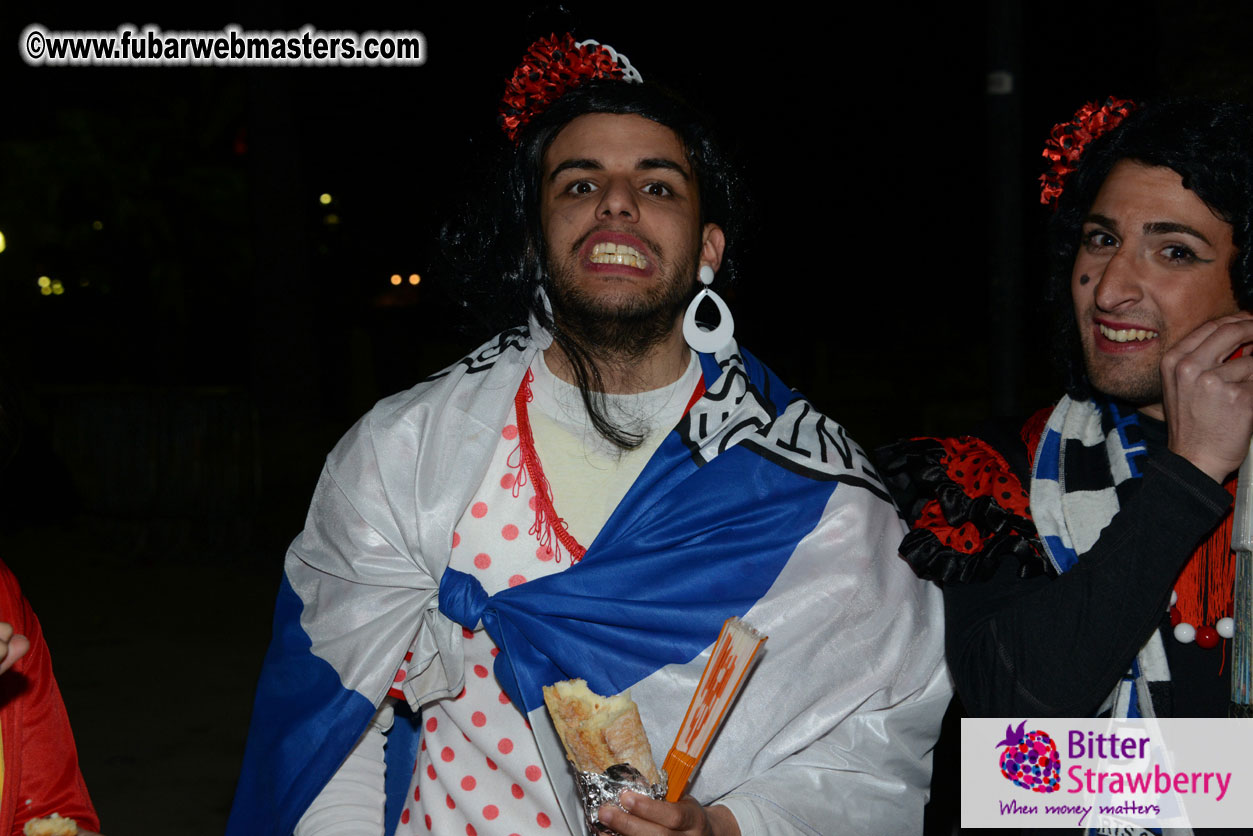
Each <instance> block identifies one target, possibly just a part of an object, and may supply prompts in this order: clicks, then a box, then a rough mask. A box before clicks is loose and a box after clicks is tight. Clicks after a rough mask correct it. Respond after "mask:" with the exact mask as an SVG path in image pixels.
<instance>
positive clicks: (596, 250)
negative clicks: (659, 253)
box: [588, 241, 648, 270]
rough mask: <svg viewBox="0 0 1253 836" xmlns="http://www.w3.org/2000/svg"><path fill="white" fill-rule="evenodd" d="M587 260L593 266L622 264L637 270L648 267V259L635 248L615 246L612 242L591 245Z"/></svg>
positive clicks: (624, 245)
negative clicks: (590, 252)
mask: <svg viewBox="0 0 1253 836" xmlns="http://www.w3.org/2000/svg"><path fill="white" fill-rule="evenodd" d="M588 260H589V261H591V262H592V263H593V264H622V265H624V266H626V267H634V268H636V269H637V270H643V269H644V268H646V267H648V259H647V258H645V257H644V254H643V253H641V252H640V251H639V250H637V249H635V247H632V246H630V245H628V244H615V243H613V242H612V241H602V242H601V243H599V244H595V245H593V247H592V254H591V255H590V256H589V257H588Z"/></svg>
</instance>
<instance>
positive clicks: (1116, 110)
mask: <svg viewBox="0 0 1253 836" xmlns="http://www.w3.org/2000/svg"><path fill="white" fill-rule="evenodd" d="M1135 108H1136V104H1135V102H1133V101H1131V100H1130V99H1116V98H1114V97H1113V96H1110V97H1109V98H1107V99H1106V100H1105V103H1104V104H1100V105H1098V104H1097V103H1096V102H1089V103H1088V104H1085V105H1084V106H1083V107H1081V108H1079V109H1078V110H1077V111H1075V118H1074V119H1072V120H1070V121H1069V122H1060V123H1058V124H1056V125H1054V126H1053V131H1052V133H1051V134H1049V138H1048V140H1046V141H1045V143H1044V156H1045V157H1046V158H1048V160H1049V170H1048V171H1046V172H1044V173H1043V174H1041V175H1040V202H1041V203H1043V204H1045V205H1046V206H1049V205H1051V206H1056V205H1057V199H1058V198H1059V197H1061V196H1062V186H1063V185H1065V182H1066V176H1067V175H1069V174H1070V172H1072V171H1074V170H1075V169H1076V168H1077V167H1078V165H1079V158H1080V157H1081V156H1083V151H1084V149H1085V148H1087V147H1088V144H1089V143H1091V142H1092V140H1094V139H1096V138H1097V137H1098V136H1101V135H1102V134H1105V133H1108V132H1109V131H1112V130H1113V129H1114V128H1116V127H1118V124H1119V123H1120V122H1122V120H1123V119H1126V118H1127V116H1128V115H1130V113H1131V111H1133V110H1135Z"/></svg>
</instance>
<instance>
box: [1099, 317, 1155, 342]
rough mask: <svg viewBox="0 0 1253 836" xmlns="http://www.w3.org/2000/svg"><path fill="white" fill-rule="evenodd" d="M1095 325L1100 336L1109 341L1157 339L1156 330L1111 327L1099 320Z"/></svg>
mask: <svg viewBox="0 0 1253 836" xmlns="http://www.w3.org/2000/svg"><path fill="white" fill-rule="evenodd" d="M1097 327H1098V328H1100V329H1101V336H1102V337H1104V338H1105V339H1107V340H1109V341H1111V342H1116V343H1135V342H1143V341H1145V340H1155V339H1157V332H1156V331H1149V330H1146V329H1144V328H1111V327H1110V326H1108V325H1106V324H1104V323H1101V322H1098V323H1097Z"/></svg>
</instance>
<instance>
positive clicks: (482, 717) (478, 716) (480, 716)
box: [470, 711, 487, 728]
mask: <svg viewBox="0 0 1253 836" xmlns="http://www.w3.org/2000/svg"><path fill="white" fill-rule="evenodd" d="M470 722H471V723H473V724H474V725H476V726H478V727H479V728H483V726H486V725H487V715H486V714H484V713H483V712H482V711H476V712H474V713H473V714H471V715H470Z"/></svg>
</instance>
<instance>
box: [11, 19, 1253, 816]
mask: <svg viewBox="0 0 1253 836" xmlns="http://www.w3.org/2000/svg"><path fill="white" fill-rule="evenodd" d="M811 8H812V7H811ZM825 8H826V9H827V10H826V11H823V12H818V13H815V12H813V11H807V12H804V13H802V12H800V11H798V10H791V9H789V7H787V6H786V5H773V6H770V7H768V10H767V8H766V7H763V8H760V9H750V10H749V11H748V12H747V13H745V12H741V11H732V10H731V7H720V6H718V5H716V4H705V5H703V6H701V7H700V8H698V9H695V10H688V9H687V7H681V6H679V5H678V4H643V5H639V4H635V5H631V6H629V7H628V6H616V5H615V6H608V5H604V4H598V5H591V4H587V5H584V4H573V3H572V4H569V5H568V6H567V7H566V10H564V11H563V10H562V9H560V8H559V7H556V6H550V7H546V8H544V9H542V10H539V11H532V10H528V9H526V8H522V7H520V6H503V7H496V8H492V7H485V6H483V5H481V4H472V3H463V4H447V5H439V6H436V5H435V4H426V5H418V4H411V5H406V6H404V7H401V6H399V5H378V6H373V5H372V4H371V3H369V2H356V3H351V4H344V3H340V4H335V5H326V6H325V7H324V8H323V7H319V6H318V4H308V3H287V4H283V3H278V2H273V3H267V2H248V3H245V2H219V3H213V4H205V6H204V7H203V8H198V9H196V10H191V11H177V12H175V11H171V10H168V9H161V8H160V7H150V8H144V7H143V6H142V4H138V3H137V4H122V3H103V4H97V5H95V6H92V7H91V8H84V9H83V10H81V11H74V10H72V7H69V8H61V9H58V10H56V11H53V10H48V9H43V8H39V7H36V6H35V5H34V4H23V3H20V2H19V3H5V4H4V5H3V6H0V233H3V236H4V241H5V248H4V249H3V251H0V382H2V384H3V385H4V386H6V387H7V388H8V389H9V390H10V394H11V396H12V398H13V399H14V400H15V402H16V404H17V405H18V408H19V411H20V413H21V415H22V419H23V426H24V434H23V438H22V441H21V444H20V447H19V449H18V452H17V454H16V456H15V457H14V458H13V459H12V461H11V462H10V464H9V466H8V467H7V469H6V470H5V471H4V474H3V479H2V481H0V558H3V559H4V560H5V561H6V562H8V563H9V564H10V566H11V567H12V568H13V569H14V571H15V572H16V573H17V574H18V577H19V578H21V579H22V581H23V583H24V585H25V587H26V591H27V595H28V597H29V598H30V599H31V601H32V603H33V604H34V606H35V609H36V610H37V611H38V612H39V613H40V615H41V618H42V620H43V622H44V628H45V632H46V635H47V637H48V639H49V643H50V645H51V646H52V649H53V654H54V659H55V661H56V664H57V671H58V677H59V680H60V682H61V686H62V689H63V691H64V693H65V700H66V703H67V705H68V707H69V711H70V716H71V719H72V720H73V721H74V724H75V731H76V734H77V737H78V742H79V749H80V755H81V758H82V763H83V771H84V773H85V775H86V778H87V781H88V785H89V786H90V787H91V788H92V791H93V796H94V799H95V801H96V803H97V806H98V808H99V811H100V813H101V817H102V821H103V823H104V829H105V831H106V832H107V833H112V834H120V833H127V832H145V831H149V832H150V831H151V826H150V825H149V824H145V822H150V821H152V820H154V819H159V818H160V817H164V816H167V815H169V816H176V817H178V820H179V822H180V825H179V826H178V828H177V830H178V832H181V833H185V834H192V835H193V836H194V835H195V834H202V833H203V834H210V833H218V832H221V830H222V828H223V826H224V823H225V817H226V811H227V809H228V807H229V802H230V797H231V793H232V791H233V787H234V778H235V774H236V770H237V769H238V763H239V758H240V755H241V753H242V746H243V737H244V733H245V731H246V725H247V720H248V714H249V710H250V702H251V688H252V683H253V682H254V680H255V676H256V672H257V670H258V668H259V665H260V660H261V656H262V654H263V653H264V648H265V644H266V642H267V641H268V633H269V626H268V621H269V615H270V606H271V602H272V598H273V594H274V591H275V589H276V588H277V580H278V573H279V570H280V566H281V558H282V554H283V551H284V549H285V546H286V544H287V542H288V541H289V540H290V538H291V537H292V536H294V535H295V534H296V533H297V532H298V530H299V529H300V526H301V524H302V520H303V515H304V510H305V506H306V503H307V502H308V498H309V496H310V494H311V492H312V488H313V485H314V482H315V480H316V478H317V473H318V471H319V469H320V467H321V463H322V460H323V457H324V456H325V454H326V452H327V451H328V450H329V449H330V447H331V446H332V445H333V444H334V442H335V440H336V439H337V438H338V437H339V435H341V434H342V433H343V432H344V431H345V430H346V429H347V428H348V427H349V426H350V425H351V424H352V422H353V421H355V420H356V418H357V417H358V416H359V415H360V414H361V413H363V412H364V411H365V410H367V409H368V408H369V406H370V405H371V404H372V403H373V402H374V401H375V400H377V399H378V398H380V397H382V396H384V395H388V394H390V393H392V392H394V391H397V390H399V389H403V388H406V387H408V386H410V385H412V384H413V383H415V382H416V381H418V380H419V379H421V378H422V377H424V376H425V375H427V374H429V373H430V372H432V371H435V370H437V369H438V368H441V367H443V366H444V365H447V364H448V363H450V362H452V361H454V360H456V359H457V358H458V357H459V356H461V355H462V354H463V353H465V352H466V351H467V350H469V349H470V348H472V347H474V346H475V345H477V344H478V343H480V342H482V341H483V340H484V339H485V338H486V337H487V336H489V334H488V333H487V332H485V331H484V330H482V328H479V327H477V326H476V324H475V323H474V322H473V320H472V319H468V318H467V317H466V316H464V315H463V314H462V313H461V312H460V311H459V308H458V306H457V304H456V298H455V285H454V283H453V282H452V280H451V277H449V276H447V275H441V274H440V272H439V270H438V265H437V262H436V259H435V254H436V245H437V236H438V229H439V226H440V224H441V222H442V221H443V220H445V219H446V218H448V217H449V216H450V213H451V212H453V211H455V209H456V206H457V204H458V202H459V201H460V200H462V199H464V198H465V197H466V193H467V192H466V190H467V189H469V188H471V187H472V186H473V185H474V184H475V183H476V182H478V181H479V179H480V177H481V167H482V162H483V160H485V159H488V158H490V156H491V155H492V153H493V152H494V151H495V150H496V149H497V148H499V146H500V144H501V143H503V142H504V140H503V138H502V137H501V135H500V134H499V133H498V132H497V130H496V127H495V112H496V105H497V101H498V99H499V96H500V94H501V92H502V89H503V82H504V80H505V78H506V77H507V76H508V75H509V74H510V72H511V71H512V69H513V67H514V66H515V64H516V63H517V62H518V60H519V59H520V57H521V55H522V52H523V50H524V49H525V47H526V46H527V44H529V43H530V42H531V41H532V40H534V39H535V38H536V37H538V36H540V35H544V34H548V33H549V32H551V31H554V30H556V31H562V30H565V29H572V30H573V31H574V33H575V35H576V36H577V37H580V38H596V39H599V40H603V41H605V42H608V43H610V44H612V45H613V46H615V47H616V48H618V49H619V50H621V51H622V52H624V53H625V54H627V55H628V56H629V57H630V58H631V60H632V62H633V63H634V64H635V66H636V67H638V68H639V69H640V70H641V72H642V73H643V74H644V76H645V78H650V79H653V78H655V79H658V80H662V81H664V82H666V83H667V84H669V85H670V86H672V87H675V88H677V89H678V90H680V91H681V92H683V93H684V94H685V95H686V96H687V97H689V98H690V99H692V100H693V101H695V102H698V103H699V104H700V105H701V107H702V108H703V109H705V110H706V111H708V112H709V113H710V114H711V115H712V116H713V117H715V119H716V120H717V121H718V122H719V124H720V125H721V127H722V129H723V133H724V135H725V137H726V139H727V141H728V142H729V144H730V145H731V146H733V147H734V148H736V149H737V150H738V152H739V155H740V157H741V159H742V160H743V162H744V164H745V166H746V168H747V171H748V175H749V181H750V183H751V185H752V189H753V194H754V196H755V198H756V202H757V207H758V222H757V224H756V225H755V228H754V229H752V230H751V235H750V239H749V240H747V241H736V242H731V243H732V246H738V247H741V248H742V250H743V252H744V254H745V256H746V258H747V264H746V268H747V269H745V271H744V276H745V280H744V281H743V282H742V283H741V284H740V285H739V286H738V287H736V288H734V289H733V290H732V291H731V292H729V293H728V294H727V298H728V301H729V302H730V304H731V306H732V308H733V310H734V311H735V314H736V322H737V337H738V338H739V339H740V341H741V342H742V343H743V344H744V345H746V346H749V347H751V348H752V350H753V351H754V352H756V353H757V354H758V356H760V357H761V358H762V359H763V360H765V361H766V362H767V363H768V364H770V365H772V366H773V367H774V368H775V370H776V371H777V372H779V374H780V375H781V376H782V377H783V378H784V379H785V380H787V381H788V382H789V383H791V384H792V385H794V386H796V387H797V388H799V389H801V390H802V391H803V392H805V393H806V394H807V395H808V396H809V397H810V398H811V400H813V401H814V402H815V403H816V404H817V405H818V407H819V408H820V409H822V410H823V411H825V412H827V413H828V414H831V415H832V416H834V417H835V418H836V419H838V420H839V421H841V422H842V423H844V424H845V426H846V427H848V429H849V430H850V432H851V434H852V435H853V436H854V437H856V438H858V439H859V440H860V441H861V443H862V444H863V446H866V447H872V446H876V445H878V444H881V443H883V442H886V441H888V440H890V439H892V438H894V437H896V436H899V435H904V434H930V433H945V432H954V431H958V430H960V429H961V428H963V427H964V426H967V425H969V424H970V423H971V422H973V421H974V420H977V419H978V418H980V417H982V416H986V415H988V414H992V413H1008V412H1022V411H1026V410H1027V409H1029V408H1034V407H1037V406H1040V405H1043V404H1045V403H1047V402H1048V401H1049V400H1050V399H1051V398H1053V397H1055V395H1056V394H1057V392H1058V386H1057V384H1056V382H1055V380H1054V378H1053V377H1052V375H1051V372H1050V371H1049V368H1048V364H1047V349H1048V339H1049V334H1050V331H1051V329H1050V327H1049V325H1048V323H1047V322H1046V321H1045V320H1044V318H1043V317H1042V316H1041V315H1040V312H1039V305H1038V297H1039V289H1040V283H1041V279H1042V258H1041V254H1042V253H1043V241H1042V236H1041V231H1042V227H1043V223H1044V221H1045V218H1046V211H1045V210H1044V209H1042V208H1041V207H1040V206H1039V204H1038V191H1037V188H1036V184H1035V178H1036V177H1037V175H1038V174H1039V173H1040V170H1041V168H1040V162H1041V160H1040V157H1039V153H1040V149H1041V147H1042V143H1043V140H1044V138H1045V136H1046V135H1047V132H1048V130H1049V128H1050V127H1051V126H1052V124H1053V123H1054V122H1057V121H1061V120H1063V119H1066V118H1068V117H1069V116H1070V114H1071V113H1072V112H1073V111H1074V110H1075V109H1076V108H1077V107H1078V106H1079V105H1080V104H1082V103H1083V102H1085V101H1088V100H1094V99H1100V98H1103V97H1105V96H1106V95H1109V94H1115V95H1119V96H1123V97H1130V98H1135V99H1140V98H1144V97H1151V96H1157V95H1162V94H1166V93H1202V94H1211V95H1229V96H1239V97H1243V98H1249V97H1250V96H1251V95H1253V50H1250V49H1249V46H1248V43H1249V35H1250V33H1251V32H1253V28H1251V26H1250V23H1251V22H1253V10H1251V9H1250V7H1248V6H1246V5H1245V4H1243V3H1238V2H1228V3H1201V4H1195V3H1183V2H1168V0H1158V2H1151V3H1143V4H1128V3H1114V2H1088V3H1082V4H1080V3H1074V2H1052V3H1047V4H1025V5H1019V4H1014V3H1007V2H988V3H972V4H956V3H950V4H926V5H922V4H919V5H913V4H891V3H885V4H872V5H870V6H867V7H864V8H855V9H851V10H846V11H841V12H836V11H834V9H833V7H825ZM30 23H40V24H43V25H44V26H45V27H46V28H47V29H48V30H50V31H56V30H112V29H115V28H116V27H117V26H118V25H119V24H121V23H133V24H136V25H139V26H142V25H144V24H147V23H155V24H158V25H159V26H160V27H161V28H162V29H165V30H183V29H194V30H218V29H221V28H222V27H223V26H225V25H227V24H230V23H235V24H239V25H240V26H241V27H242V28H243V29H244V30H258V29H265V30H270V29H281V30H291V29H298V28H299V27H301V26H302V25H304V24H306V23H312V24H314V25H315V26H316V27H317V28H318V29H321V30H323V31H334V30H340V29H343V30H353V31H356V32H359V33H364V32H366V31H369V30H378V31H382V30H388V29H390V30H413V29H416V30H420V31H421V32H423V33H424V34H425V36H426V40H427V47H428V56H429V57H428V61H427V63H426V65H425V66H422V67H375V68H370V67H351V68H315V67H305V68H298V69H243V68H206V67H169V68H143V69H139V68H122V67H107V68H85V67H29V66H27V65H25V64H24V63H23V62H22V61H21V59H20V57H19V55H18V35H19V33H20V32H21V31H22V30H23V29H24V28H25V27H26V26H27V25H28V24H30ZM1002 70H1003V71H1008V72H1009V73H1011V74H1012V85H1010V88H1011V91H1010V92H1009V93H1008V94H997V95H990V94H989V93H988V77H989V73H991V72H994V71H1002ZM323 194H328V195H330V196H331V202H330V203H329V204H323V203H322V202H321V201H320V199H319V198H320V196H321V195H323ZM393 274H398V275H400V276H401V277H402V283H401V285H400V286H399V287H396V286H393V285H392V283H391V281H390V277H391V276H392V275H393ZM411 274H418V275H420V277H421V280H420V283H419V284H417V285H416V286H415V285H411V284H409V280H408V277H409V276H410V275H411ZM41 276H46V277H48V278H49V288H48V289H49V290H55V289H57V288H60V292H50V293H48V294H43V293H41V287H40V285H39V282H38V280H39V278H40V277H41ZM949 768H950V769H952V768H955V765H954V766H951V767H949ZM956 792H957V789H956V783H955V779H954V780H952V781H950V782H949V783H948V784H945V785H942V786H940V787H939V788H938V789H937V794H936V796H937V804H936V805H933V806H935V808H936V812H935V814H934V816H933V826H934V830H935V832H943V830H944V829H945V826H944V825H943V824H941V823H940V822H941V821H942V820H943V819H944V817H945V816H949V815H953V812H952V811H953V809H954V804H955V797H956Z"/></svg>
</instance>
